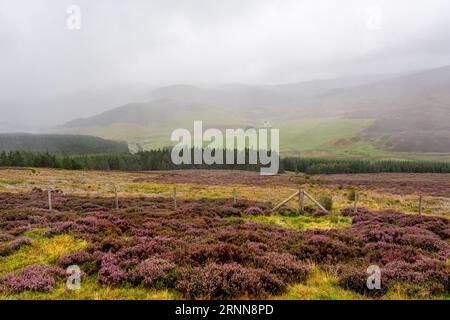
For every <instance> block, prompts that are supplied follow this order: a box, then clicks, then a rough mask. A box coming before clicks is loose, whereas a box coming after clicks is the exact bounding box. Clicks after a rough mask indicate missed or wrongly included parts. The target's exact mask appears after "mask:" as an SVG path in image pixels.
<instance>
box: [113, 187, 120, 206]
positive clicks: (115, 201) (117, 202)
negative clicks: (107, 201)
mask: <svg viewBox="0 0 450 320" xmlns="http://www.w3.org/2000/svg"><path fill="white" fill-rule="evenodd" d="M114 205H115V207H116V209H119V196H118V195H117V186H116V185H114Z"/></svg>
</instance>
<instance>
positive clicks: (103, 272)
mask: <svg viewBox="0 0 450 320" xmlns="http://www.w3.org/2000/svg"><path fill="white" fill-rule="evenodd" d="M125 277H126V273H125V272H124V271H123V270H122V269H121V268H120V267H119V266H118V261H117V259H116V258H115V257H114V256H113V255H112V253H108V254H105V255H104V256H103V258H102V262H101V267H100V270H99V271H98V280H99V281H100V282H101V283H103V284H109V285H112V286H117V285H119V284H121V283H122V282H123V281H124V280H125Z"/></svg>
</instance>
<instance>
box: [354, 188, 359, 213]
mask: <svg viewBox="0 0 450 320" xmlns="http://www.w3.org/2000/svg"><path fill="white" fill-rule="evenodd" d="M357 211H358V192H357V191H355V204H354V206H353V213H356V212H357Z"/></svg>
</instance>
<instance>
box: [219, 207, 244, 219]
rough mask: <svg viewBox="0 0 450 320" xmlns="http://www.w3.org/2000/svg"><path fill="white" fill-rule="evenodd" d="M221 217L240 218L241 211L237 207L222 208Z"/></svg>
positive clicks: (220, 210)
mask: <svg viewBox="0 0 450 320" xmlns="http://www.w3.org/2000/svg"><path fill="white" fill-rule="evenodd" d="M219 216H221V217H240V216H241V210H239V209H238V208H235V207H226V206H225V207H221V208H220V209H219Z"/></svg>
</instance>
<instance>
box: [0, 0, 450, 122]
mask: <svg viewBox="0 0 450 320" xmlns="http://www.w3.org/2000/svg"><path fill="white" fill-rule="evenodd" d="M70 5H76V6H78V7H79V8H80V20H79V21H80V29H70V28H68V19H72V18H73V12H72V13H68V12H67V8H68V7H69V6H70ZM449 12H450V2H449V1H447V0H427V1H425V0H396V1H392V0H385V1H376V0H371V1H366V0H343V1H335V0H329V1H326V0H315V1H301V0H283V1H279V0H278V1H271V0H244V1H243V0H226V1H225V0H223V1H211V0H189V1H180V0H178V1H174V0H161V1H157V0H150V1H148V0H141V1H139V0H130V1H110V0H109V1H108V0H95V1H93V0H85V1H77V0H72V1H54V0H34V1H30V0H0V113H1V116H0V128H2V126H3V128H6V129H4V130H7V129H8V130H15V131H17V130H22V129H23V130H28V129H30V128H31V129H32V128H38V127H42V126H52V125H57V124H59V123H62V122H64V121H68V120H71V119H73V118H77V117H83V116H90V115H93V114H95V113H98V112H100V111H104V110H107V109H110V108H113V107H116V106H118V105H121V104H124V103H126V102H131V101H140V100H145V99H146V98H148V97H149V96H150V92H151V90H152V89H153V88H156V87H160V86H165V85H170V84H177V83H187V84H195V85H201V86H210V85H215V84H222V83H246V84H277V83H288V82H299V81H308V80H314V79H322V78H337V77H343V76H351V75H366V74H394V73H408V72H413V71H417V70H422V69H428V68H433V67H437V66H443V65H450V20H449V19H448V13H449ZM70 21H73V20H70Z"/></svg>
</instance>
